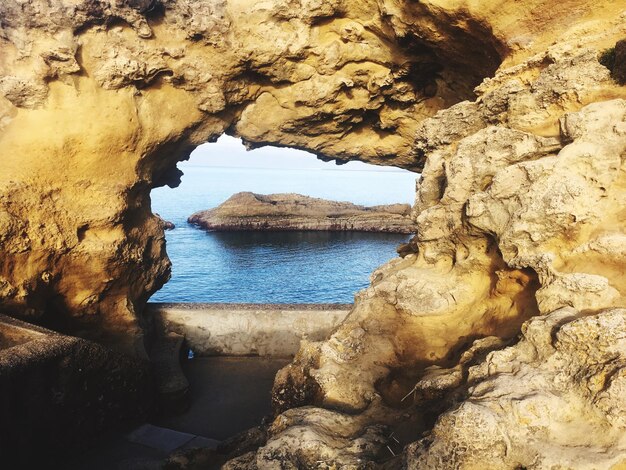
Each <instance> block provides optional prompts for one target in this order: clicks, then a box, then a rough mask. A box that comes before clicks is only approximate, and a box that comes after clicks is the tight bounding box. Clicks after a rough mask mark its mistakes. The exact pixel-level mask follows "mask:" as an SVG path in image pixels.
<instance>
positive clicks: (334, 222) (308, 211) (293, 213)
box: [188, 192, 415, 233]
mask: <svg viewBox="0 0 626 470" xmlns="http://www.w3.org/2000/svg"><path fill="white" fill-rule="evenodd" d="M188 221H189V222H190V223H192V224H195V225H198V226H199V227H202V228H203V229H206V230H210V231H235V230H331V231H348V230H351V231H359V232H391V233H413V232H415V223H414V222H413V220H412V219H411V206H409V205H408V204H391V205H385V206H373V207H364V206H358V205H356V204H351V203H349V202H337V201H328V200H325V199H318V198H313V197H309V196H302V195H300V194H269V195H263V194H254V193H249V192H244V193H237V194H235V195H233V196H231V197H230V198H229V199H228V200H226V202H224V203H222V204H220V205H219V206H218V207H216V208H215V209H210V210H206V211H200V212H196V213H195V214H193V215H192V216H191V217H189V219H188Z"/></svg>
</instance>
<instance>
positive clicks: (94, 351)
mask: <svg viewBox="0 0 626 470" xmlns="http://www.w3.org/2000/svg"><path fill="white" fill-rule="evenodd" d="M153 394H154V381H153V377H152V374H151V372H150V368H149V364H148V363H147V362H143V361H140V360H137V359H135V358H132V357H127V356H123V355H122V354H120V353H117V352H114V351H111V350H108V349H106V348H104V347H102V346H100V345H98V344H95V343H92V342H90V341H86V340H83V339H80V338H74V337H70V336H65V335H61V334H58V333H55V332H53V331H50V330H47V329H45V328H40V327H37V326H35V325H31V324H28V323H24V322H21V321H19V320H15V319H13V318H10V317H6V316H4V315H0V423H1V426H0V468H2V469H4V468H7V469H9V468H16V469H17V468H63V466H62V465H60V464H58V462H57V460H58V459H60V460H59V461H63V459H64V458H65V457H64V455H63V454H66V453H71V452H73V451H75V450H76V449H79V448H83V447H84V446H86V445H88V444H89V443H90V442H91V441H92V440H95V439H97V438H98V436H100V435H101V433H102V432H103V431H106V430H107V429H110V428H115V427H116V426H118V425H119V424H120V423H122V422H125V421H134V420H141V419H144V418H145V416H147V415H148V412H149V411H150V409H151V407H152V404H153Z"/></svg>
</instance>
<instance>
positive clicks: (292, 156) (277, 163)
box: [184, 135, 403, 171]
mask: <svg viewBox="0 0 626 470" xmlns="http://www.w3.org/2000/svg"><path fill="white" fill-rule="evenodd" d="M184 166H213V167H232V168H238V167H242V168H283V169H289V168H290V169H332V170H343V171H403V170H399V169H397V168H393V167H381V166H376V165H368V164H367V163H363V162H356V161H353V162H348V163H346V164H345V165H336V164H335V163H334V162H323V161H321V160H318V159H317V158H316V157H315V155H313V154H312V153H309V152H305V151H303V150H295V149H289V148H278V147H261V148H258V149H254V150H250V151H247V150H246V148H245V147H244V146H243V144H242V143H241V140H240V139H237V138H235V137H230V136H228V135H223V136H221V137H220V138H219V139H218V141H217V142H214V143H210V144H203V145H200V146H199V147H198V148H196V149H195V150H194V151H193V153H192V154H191V158H190V160H189V162H188V163H186V164H184Z"/></svg>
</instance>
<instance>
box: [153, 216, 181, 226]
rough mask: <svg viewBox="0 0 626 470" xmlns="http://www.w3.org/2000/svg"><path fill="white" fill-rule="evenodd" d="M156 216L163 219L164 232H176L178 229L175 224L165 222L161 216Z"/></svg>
mask: <svg viewBox="0 0 626 470" xmlns="http://www.w3.org/2000/svg"><path fill="white" fill-rule="evenodd" d="M154 215H156V216H157V217H158V218H159V219H161V222H162V223H163V230H174V229H175V228H176V225H174V223H173V222H170V221H169V220H165V219H164V218H163V217H161V216H160V215H159V214H154Z"/></svg>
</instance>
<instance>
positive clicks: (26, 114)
mask: <svg viewBox="0 0 626 470" xmlns="http://www.w3.org/2000/svg"><path fill="white" fill-rule="evenodd" d="M625 18H626V11H624V6H623V5H622V4H621V3H620V2H616V1H614V0H593V1H592V0H567V1H565V2H561V3H559V4H558V5H556V4H555V3H554V2H551V1H546V0H522V1H519V0H502V1H492V0H467V1H462V0H424V1H420V2H409V1H400V0H376V1H374V0H372V1H369V0H364V1H356V0H333V1H328V2H319V1H314V0H298V1H295V0H294V1H291V0H289V1H287V0H285V1H283V0H270V1H267V2H251V1H245V0H223V1H220V0H203V1H199V0H193V1H191V0H160V1H156V0H155V1H136V0H132V1H131V0H126V1H124V0H119V1H109V0H60V1H55V2H44V1H42V0H20V1H19V2H18V1H9V2H1V3H0V28H1V30H0V51H1V54H0V93H1V95H2V97H1V98H0V132H1V134H0V154H1V155H2V173H0V306H2V308H3V309H5V310H6V311H10V312H11V313H12V314H14V315H19V316H22V317H26V318H32V319H37V320H38V321H42V322H48V324H52V325H55V326H57V327H59V328H63V329H64V331H68V332H73V333H76V334H81V335H84V336H88V337H92V338H98V339H101V340H106V341H108V342H117V343H119V344H120V345H122V346H125V347H126V348H132V347H133V346H134V345H137V347H138V349H139V350H141V341H140V340H141V331H142V330H141V326H142V324H145V323H148V321H149V319H148V318H145V317H143V316H142V315H141V312H142V309H143V306H144V304H145V301H146V299H147V298H148V297H149V295H150V294H151V293H152V292H154V291H155V290H156V289H158V288H159V287H160V286H161V285H162V284H163V282H165V281H166V280H167V278H168V275H169V262H168V260H167V257H166V254H165V250H164V247H165V246H164V238H163V225H162V222H160V221H159V219H158V218H157V217H156V216H154V215H153V214H152V213H151V210H150V199H149V191H150V189H151V188H153V187H155V186H159V185H163V184H170V185H175V184H176V183H177V180H178V172H177V170H176V169H175V162H176V161H179V160H181V159H184V158H185V157H186V156H187V155H188V154H189V152H190V151H191V150H192V149H193V147H194V146H196V145H197V144H199V143H201V142H205V141H207V140H212V139H215V138H216V137H218V136H219V135H220V134H222V133H224V132H228V133H230V134H232V135H238V136H241V137H243V138H244V140H245V141H246V142H247V143H248V144H249V145H260V144H264V143H274V144H278V145H285V146H293V147H298V148H306V149H310V150H312V151H314V152H316V153H318V154H319V155H320V157H323V158H327V159H339V160H349V159H361V160H365V161H369V162H373V163H378V164H388V165H397V166H400V167H403V168H408V169H413V170H422V169H423V172H422V178H421V181H420V183H419V187H418V193H417V199H416V205H415V208H414V217H415V220H416V223H417V227H418V230H417V235H416V237H415V238H414V239H413V240H412V242H411V243H410V244H409V246H407V247H405V248H404V249H403V250H402V252H403V253H404V254H405V257H404V258H403V259H397V260H394V261H392V262H391V263H389V264H387V265H386V266H384V267H382V268H381V269H379V270H378V271H377V272H376V273H374V275H373V276H372V284H371V287H370V288H368V289H366V290H365V291H363V292H362V293H360V294H359V296H358V298H357V301H356V303H355V307H354V309H353V311H352V312H351V314H350V315H349V317H348V318H347V320H346V321H345V322H344V323H343V325H342V326H341V327H339V328H338V329H337V331H336V332H335V333H334V334H333V335H332V336H331V337H330V338H329V339H328V340H327V341H324V342H321V343H320V342H317V343H306V344H304V345H303V347H302V349H301V350H300V352H299V354H298V356H297V358H296V361H295V362H294V363H293V364H292V365H290V366H289V367H288V368H286V369H284V370H283V371H282V372H281V373H280V374H279V377H278V379H277V383H276V386H275V391H274V402H275V405H276V409H277V412H281V411H283V410H286V409H287V408H290V407H294V406H298V405H304V404H308V405H314V407H310V408H301V409H297V410H289V411H286V412H285V413H284V414H282V415H280V416H278V417H277V420H276V421H275V423H274V424H273V425H272V426H271V427H270V430H269V439H268V441H267V444H266V445H265V446H264V447H262V448H261V449H259V450H258V452H256V453H252V454H248V455H247V456H246V457H245V459H244V460H242V461H241V462H240V466H239V467H237V466H236V465H237V463H233V464H232V465H231V468H298V467H300V468H302V467H303V466H304V467H315V466H318V467H319V468H333V466H334V467H336V468H366V467H367V466H368V465H370V466H372V465H376V464H377V463H379V462H380V461H381V459H383V457H384V456H385V455H387V456H391V453H390V452H387V450H386V445H389V446H390V448H391V449H395V452H399V451H400V450H401V449H399V448H398V446H397V445H396V444H397V443H396V444H394V442H395V441H393V439H392V438H390V433H388V432H387V431H386V430H385V429H384V428H382V427H380V425H381V424H387V425H389V426H391V427H392V428H393V429H394V430H395V431H394V432H396V434H395V435H394V437H395V438H398V436H401V439H398V440H399V441H400V445H403V444H406V443H407V442H408V441H410V440H417V439H418V437H420V436H419V432H418V427H416V426H408V427H407V426H406V425H402V424H401V420H402V419H404V418H403V417H405V416H406V415H408V416H409V417H414V416H415V415H416V414H417V415H419V413H420V410H421V408H420V406H422V405H423V406H426V405H424V403H428V407H431V409H436V408H437V407H438V409H439V410H440V409H441V407H443V406H445V403H454V402H456V401H458V400H462V399H463V396H464V395H463V394H464V392H463V390H464V383H465V382H466V381H467V380H470V384H471V388H469V389H468V390H467V392H466V393H467V394H468V396H469V401H468V402H467V404H466V405H464V404H458V405H457V406H456V408H454V409H453V410H452V411H450V412H448V413H444V414H442V416H441V417H440V419H439V420H438V422H437V425H436V426H435V428H434V430H433V433H432V434H431V436H430V438H429V440H428V441H423V442H422V443H421V444H420V445H415V446H411V448H410V451H409V452H408V453H407V454H406V462H407V465H411V466H412V467H413V468H487V467H490V468H511V469H513V468H520V466H526V467H532V466H535V467H538V468H547V467H549V466H550V465H551V464H552V463H553V462H555V461H556V460H555V459H557V457H555V454H553V453H551V452H552V451H553V450H555V452H556V451H558V463H559V464H561V465H562V466H564V467H570V468H610V466H611V465H613V464H614V463H615V465H620V463H618V462H621V464H622V465H623V462H624V459H625V456H624V452H623V442H622V441H620V439H619V436H621V435H622V436H623V435H624V411H623V410H624V409H623V401H620V396H622V397H623V380H622V377H623V374H624V370H625V369H624V367H623V362H620V361H623V347H622V346H614V347H613V346H607V344H608V342H610V338H611V334H615V335H618V334H619V331H620V330H619V328H623V326H622V325H623V322H622V323H620V321H621V320H619V318H620V315H622V313H620V312H622V310H619V307H624V306H625V293H626V284H625V281H624V275H623V273H624V266H625V265H626V234H625V233H624V232H625V230H624V220H626V213H625V212H624V207H626V205H625V203H626V200H625V198H626V191H625V190H626V172H625V169H624V158H625V155H626V122H625V114H626V101H625V99H626V88H624V87H621V86H619V85H618V84H617V82H615V81H614V80H613V79H612V78H611V76H610V72H609V70H608V69H607V68H605V67H604V66H602V65H600V63H599V62H598V56H599V54H600V52H601V51H603V50H605V49H607V48H609V47H612V46H614V45H615V43H616V41H618V40H619V39H622V38H624V37H626V22H625V21H624V20H625ZM618 66H619V67H621V65H619V64H618ZM477 85H478V87H477V88H476V89H474V87H476V86H477ZM563 308H569V309H571V310H568V312H570V313H572V315H573V316H574V317H575V318H573V319H572V320H571V321H569V320H568V321H567V322H566V323H567V324H563V325H562V326H560V325H557V326H554V324H553V323H551V321H548V320H545V321H542V320H541V319H537V320H533V321H532V322H531V323H527V324H526V325H527V326H526V327H525V328H526V329H525V331H526V336H525V339H522V340H521V342H520V343H519V345H518V346H512V347H511V349H506V350H503V351H504V352H502V353H497V354H495V353H494V355H492V356H487V359H485V355H486V353H487V352H488V351H489V349H493V348H500V347H503V345H505V344H507V342H515V341H516V338H517V335H518V333H519V331H520V327H521V325H522V324H523V323H524V322H525V321H527V320H529V319H530V318H532V317H534V316H536V315H540V314H544V315H547V314H551V313H552V312H555V311H557V310H559V311H561V312H563V310H560V309H563ZM589 315H591V316H589ZM546 318H551V319H554V318H555V317H553V316H552V315H551V316H550V317H546ZM586 326H589V328H592V327H593V328H595V329H596V330H597V334H583V330H585V327H586ZM529 329H533V330H534V329H537V330H538V331H537V332H535V333H533V334H532V335H531V336H528V331H529ZM611 329H613V330H615V331H614V332H613V333H611V331H610V330H611ZM550 332H554V334H555V335H556V336H555V337H554V338H553V339H551V340H548V339H541V338H548V337H549V336H550ZM576 334H578V335H579V336H578V337H575V336H573V335H576ZM542 335H543V336H542ZM483 337H497V338H496V339H492V340H483V342H479V343H478V344H475V343H474V341H475V340H479V339H480V338H483ZM572 338H575V339H572ZM615 340H616V341H617V340H618V337H617V336H616V337H615ZM549 341H551V342H552V346H551V347H552V348H553V349H554V352H551V351H552V350H551V349H550V348H549V347H548V345H547V342H549ZM620 341H621V340H620ZM472 344H474V346H472ZM619 344H621V343H619ZM468 348H469V349H468ZM533 348H535V349H536V350H537V352H536V357H535V358H534V357H532V354H531V353H532V351H533ZM611 348H613V349H611ZM620 348H621V349H620ZM464 351H465V353H466V354H465V355H462V353H463V352H464ZM528 351H530V353H529V352H528ZM468 355H469V356H471V358H472V359H471V360H470V362H469V363H459V361H462V360H464V359H463V358H464V357H466V356H468ZM459 358H460V359H459ZM489 358H491V359H489ZM541 358H545V361H544V360H543V359H541ZM485 360H486V361H489V360H494V361H496V362H494V364H496V365H497V368H496V369H494V370H487V369H488V367H487V366H485V365H482V366H481V364H482V363H483V362H484V361H485ZM559 361H561V363H562V364H561V363H559ZM474 362H475V364H474ZM544 362H545V364H544ZM540 363H541V364H540ZM468 364H470V365H469V366H468ZM472 364H473V365H472ZM486 364H487V365H488V364H489V363H488V362H487V363H486ZM455 365H457V367H456V368H455V367H454V366H455ZM433 366H438V367H442V368H444V369H450V368H452V369H451V370H450V371H449V372H445V371H444V372H442V373H441V375H439V376H437V377H438V379H437V380H438V381H439V382H441V383H444V384H445V383H447V384H449V388H450V390H453V391H451V392H450V394H449V395H448V392H447V391H446V390H447V388H446V386H442V385H441V384H439V385H437V384H434V385H433V386H432V390H433V392H432V393H433V395H437V394H438V393H440V394H441V396H440V397H439V398H438V400H439V401H438V402H437V403H438V405H437V407H435V408H433V407H432V406H431V405H432V403H431V402H426V401H424V400H430V397H428V394H425V395H426V396H423V394H419V393H418V390H428V387H425V386H424V384H423V383H422V385H418V387H417V388H415V384H416V383H418V382H420V379H421V378H423V377H425V378H429V377H430V378H432V379H433V380H434V377H433V376H432V375H430V374H433V373H434V372H433V369H432V368H430V369H428V368H429V367H433ZM466 366H467V367H477V369H475V371H476V373H472V372H471V370H470V371H469V372H464V371H466V369H464V368H465V367H466ZM427 369H428V370H427ZM557 369H559V372H558V373H557V372H556V371H557ZM531 371H533V372H532V373H531ZM605 372H606V373H605ZM424 374H427V375H426V376H425V375H424ZM524 374H526V376H525V375H524ZM525 377H528V378H529V379H530V378H533V379H536V382H533V381H532V380H526V379H525ZM542 381H545V385H546V386H545V387H543V385H542ZM555 382H558V383H555ZM569 384H572V386H569ZM585 384H588V385H585ZM465 387H466V386H465ZM489 387H493V391H491V392H487V391H486V390H485V388H489ZM500 387H502V391H501V392H499V391H498V390H499V388H500ZM512 387H515V393H513V392H512ZM539 387H540V388H541V389H542V390H544V389H545V390H550V391H551V394H544V395H543V396H539V394H538V392H537V390H538V388H539ZM584 387H587V388H589V387H591V388H589V390H585V389H584ZM437 390H441V391H440V392H437ZM620 390H621V392H620ZM483 397H484V400H485V407H484V409H482V410H477V409H476V407H477V406H479V405H478V404H479V402H480V400H482V399H483ZM497 397H501V398H497ZM568 397H571V399H572V400H573V403H574V408H572V409H571V413H572V416H571V417H570V416H566V412H567V411H565V410H562V409H561V410H559V407H561V406H562V404H563V403H564V401H565V400H567V399H568ZM499 399H500V400H502V403H500V402H498V400H499ZM514 401H515V403H514ZM322 408H325V409H322ZM509 411H511V413H509ZM455 413H456V414H455ZM527 413H534V414H536V415H541V416H542V417H543V418H541V419H540V418H537V420H534V418H532V417H531V416H529V415H527ZM590 414H594V416H593V419H591V417H590V416H591V415H590ZM585 416H589V417H590V421H589V424H588V426H589V427H586V428H585V429H587V430H589V429H591V430H594V432H591V431H589V432H582V431H581V428H580V423H581V420H582V419H583V418H581V417H585ZM544 418H545V419H544ZM570 418H571V419H570ZM411 419H413V418H411ZM472 420H474V421H472ZM456 421H458V423H459V425H458V431H457V430H455V429H456V427H455V424H454V423H455V422H456ZM472 422H474V423H478V424H479V425H480V427H479V428H478V429H476V428H475V427H474V426H472V425H471V423H472ZM481 423H482V424H481ZM500 427H506V429H504V430H503V431H502V434H501V435H502V436H503V437H502V440H498V441H497V442H504V445H505V446H509V447H505V448H503V447H502V446H501V445H500V446H499V447H498V448H497V449H491V447H489V448H487V447H485V443H486V442H489V443H491V442H492V440H489V441H488V440H486V438H485V439H484V440H481V439H480V436H477V434H480V432H481V431H482V430H483V429H484V431H485V435H486V436H493V435H494V433H495V431H494V429H496V428H498V429H500ZM400 429H403V433H404V434H402V433H401V432H400ZM407 429H408V431H410V430H411V429H412V430H413V433H411V432H407ZM459 433H463V434H459ZM468 433H469V434H471V436H470V435H468ZM600 434H601V435H600ZM531 436H544V437H545V438H543V439H542V438H534V439H537V440H540V439H541V440H542V442H535V443H533V442H526V443H522V442H515V444H508V443H507V437H510V439H511V440H514V439H515V440H518V439H525V438H527V437H528V438H529V439H530V437H531ZM559 436H562V437H559ZM498 439H500V438H498ZM559 439H560V440H559ZM387 442H388V444H387ZM457 443H458V444H459V445H456V444H457ZM461 446H464V447H463V450H462V451H458V452H457V450H458V449H460V448H461ZM503 449H504V450H503ZM509 449H510V450H511V452H510V453H509V452H508V450H509ZM599 449H602V455H601V456H599V457H598V458H597V459H593V458H592V457H591V455H592V454H594V453H599V452H600V450H599ZM452 454H454V455H452ZM583 454H584V455H583ZM477 462H478V463H477ZM393 463H394V462H390V463H389V464H390V465H392V464H393Z"/></svg>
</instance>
